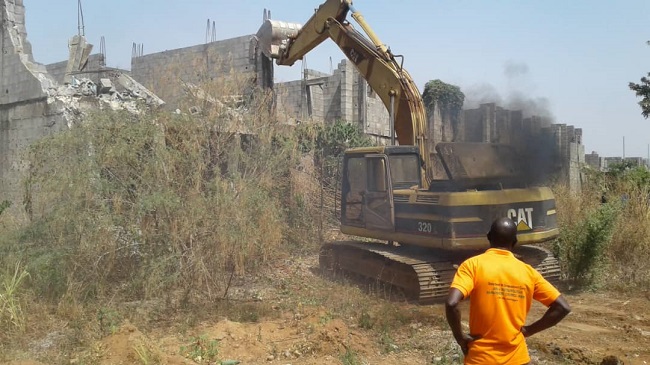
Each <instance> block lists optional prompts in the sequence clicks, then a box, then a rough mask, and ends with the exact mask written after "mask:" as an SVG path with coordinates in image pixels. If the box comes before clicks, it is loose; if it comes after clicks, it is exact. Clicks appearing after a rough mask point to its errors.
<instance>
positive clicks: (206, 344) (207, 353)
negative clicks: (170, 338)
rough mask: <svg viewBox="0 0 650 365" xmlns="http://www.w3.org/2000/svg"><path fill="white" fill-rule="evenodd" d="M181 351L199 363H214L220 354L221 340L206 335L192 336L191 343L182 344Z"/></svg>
mask: <svg viewBox="0 0 650 365" xmlns="http://www.w3.org/2000/svg"><path fill="white" fill-rule="evenodd" d="M180 352H181V355H183V356H185V357H186V358H188V359H191V360H193V361H195V362H197V363H200V364H201V363H212V362H215V361H217V357H218V356H219V340H216V339H213V340H209V339H208V338H207V336H205V335H201V336H198V337H192V338H190V344H189V345H187V346H182V347H181V349H180Z"/></svg>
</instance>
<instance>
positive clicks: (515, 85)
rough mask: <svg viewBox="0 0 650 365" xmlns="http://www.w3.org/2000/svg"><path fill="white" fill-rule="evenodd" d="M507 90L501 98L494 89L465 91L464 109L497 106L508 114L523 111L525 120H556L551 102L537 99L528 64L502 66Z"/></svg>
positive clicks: (486, 86)
mask: <svg viewBox="0 0 650 365" xmlns="http://www.w3.org/2000/svg"><path fill="white" fill-rule="evenodd" d="M502 75H503V77H504V78H505V81H506V90H505V92H504V93H503V94H502V93H500V92H499V91H498V90H497V89H496V88H495V87H494V86H493V85H490V84H488V83H478V84H474V85H470V86H465V87H463V93H465V103H464V106H463V109H475V108H478V107H479V106H480V105H481V104H485V103H495V104H496V105H497V106H500V107H502V108H505V109H509V110H521V111H522V113H523V117H524V118H528V117H532V116H538V117H543V118H545V119H547V120H549V121H551V122H553V121H555V116H554V114H553V112H552V110H551V103H550V101H549V99H548V98H545V97H540V96H535V95H534V90H535V89H536V87H535V83H534V82H533V78H532V75H531V72H530V68H529V67H528V65H527V64H526V63H523V62H514V61H507V62H505V63H504V65H503V73H502Z"/></svg>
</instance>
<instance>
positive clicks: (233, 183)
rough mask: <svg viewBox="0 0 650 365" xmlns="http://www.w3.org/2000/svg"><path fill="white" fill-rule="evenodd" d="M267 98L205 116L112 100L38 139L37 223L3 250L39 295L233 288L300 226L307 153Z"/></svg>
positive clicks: (278, 252) (31, 185) (33, 205)
mask: <svg viewBox="0 0 650 365" xmlns="http://www.w3.org/2000/svg"><path fill="white" fill-rule="evenodd" d="M268 98H270V95H268V94H265V93H262V92H260V93H259V94H257V95H256V97H255V99H254V100H251V101H250V102H249V104H248V105H247V106H246V107H245V109H244V108H241V107H239V108H237V109H231V108H226V107H222V108H215V109H214V110H212V111H211V112H210V114H205V113H204V114H203V115H196V116H191V115H176V114H169V113H164V112H160V113H158V114H155V115H138V116H134V115H131V114H127V113H119V112H109V111H103V112H102V113H101V114H99V113H96V114H93V115H91V116H90V117H89V118H88V120H87V122H86V123H84V124H83V125H78V126H75V127H73V128H72V129H71V130H69V131H66V132H62V133H59V134H56V135H53V136H50V137H48V138H45V139H42V140H40V141H38V142H37V143H35V144H34V145H33V146H32V147H31V149H30V151H29V154H28V159H29V163H30V168H29V176H28V179H27V180H26V182H25V191H26V199H25V201H26V202H27V210H28V212H29V215H30V217H31V222H30V224H29V226H27V227H26V228H25V229H24V230H23V233H22V234H21V235H20V237H21V238H20V242H19V243H20V245H19V246H20V247H21V248H13V249H10V248H7V247H3V250H14V252H12V254H13V255H14V256H19V257H24V258H25V260H24V261H25V262H28V263H29V267H28V270H29V271H30V272H33V273H35V274H34V275H33V276H32V278H31V286H32V288H33V289H34V291H35V292H36V294H37V295H39V296H42V297H44V298H50V299H51V300H53V301H55V302H56V301H57V300H60V299H61V298H62V297H63V296H64V295H68V296H73V297H74V298H75V299H76V300H80V301H82V302H83V301H87V300H94V299H96V298H100V297H106V296H109V295H110V296H113V295H116V296H117V297H122V298H125V299H145V298H152V297H160V296H164V295H170V294H171V293H177V294H179V298H177V299H180V300H181V301H183V302H185V301H187V300H189V299H192V298H195V299H196V298H200V299H201V300H211V299H215V297H221V296H223V295H224V290H225V288H226V287H227V282H228V279H229V277H230V273H236V274H240V275H243V274H244V273H247V272H253V271H255V270H257V269H259V268H260V267H261V265H263V264H264V263H265V262H267V261H268V260H269V259H273V258H277V257H280V256H284V255H286V254H287V253H286V252H285V247H283V243H284V242H285V241H286V238H287V236H289V235H291V236H294V235H295V234H296V232H295V231H294V230H292V226H291V222H290V220H289V219H288V218H287V211H288V210H289V208H290V206H289V201H290V198H289V193H290V190H291V186H290V184H291V180H290V179H288V177H289V175H290V171H291V169H292V168H293V167H295V166H296V165H297V163H298V160H299V159H298V157H299V154H300V152H299V150H298V148H297V143H296V138H294V136H293V134H292V133H291V131H287V130H286V128H284V127H282V126H281V125H280V124H279V123H278V121H277V120H275V119H274V118H273V117H272V115H271V112H270V109H269V108H267V105H268ZM204 110H205V109H204ZM240 132H241V133H240ZM279 141H282V142H281V143H280V142H279ZM302 235H303V236H304V237H305V238H311V237H314V236H316V235H314V234H313V232H310V231H309V230H308V229H307V230H303V231H302ZM304 241H306V242H310V239H305V240H304Z"/></svg>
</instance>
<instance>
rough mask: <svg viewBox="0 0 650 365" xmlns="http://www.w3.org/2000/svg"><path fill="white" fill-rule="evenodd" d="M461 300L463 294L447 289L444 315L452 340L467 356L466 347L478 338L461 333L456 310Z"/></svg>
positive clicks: (461, 329)
mask: <svg viewBox="0 0 650 365" xmlns="http://www.w3.org/2000/svg"><path fill="white" fill-rule="evenodd" d="M462 300H463V293H462V292H461V291H460V290H458V289H456V288H451V289H449V294H448V296H447V301H446V302H445V315H446V317H447V323H449V327H450V328H451V332H452V333H453V335H454V339H456V342H457V343H458V345H460V348H461V350H463V354H465V355H467V350H468V347H467V345H468V344H469V343H470V342H472V341H474V340H478V338H479V337H474V336H470V335H468V334H465V333H463V328H462V327H461V324H460V310H458V303H460V302H461V301H462Z"/></svg>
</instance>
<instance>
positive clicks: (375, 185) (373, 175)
mask: <svg viewBox="0 0 650 365" xmlns="http://www.w3.org/2000/svg"><path fill="white" fill-rule="evenodd" d="M366 161H367V163H368V175H367V176H368V191H375V192H385V191H386V190H387V188H386V185H387V181H386V160H384V159H383V158H369V159H367V160H366Z"/></svg>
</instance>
